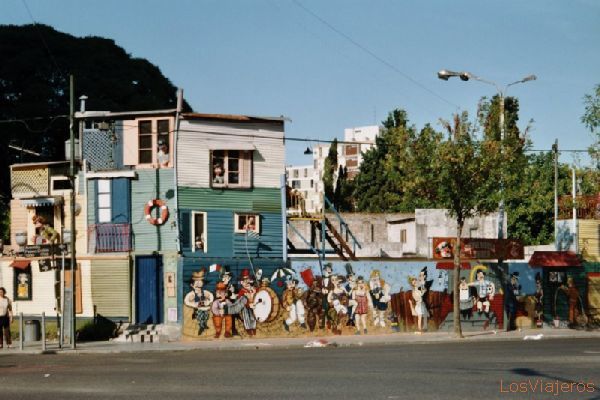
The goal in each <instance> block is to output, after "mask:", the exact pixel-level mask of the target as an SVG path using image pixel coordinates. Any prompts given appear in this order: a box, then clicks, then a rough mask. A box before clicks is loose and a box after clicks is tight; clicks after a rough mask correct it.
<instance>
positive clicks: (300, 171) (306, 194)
mask: <svg viewBox="0 0 600 400" xmlns="http://www.w3.org/2000/svg"><path fill="white" fill-rule="evenodd" d="M316 176H318V175H315V170H314V168H313V166H312V165H300V166H291V165H289V166H287V167H285V177H286V183H287V185H288V186H289V187H290V188H291V189H292V190H293V191H297V192H299V193H300V194H301V195H302V198H304V200H305V203H304V204H305V209H306V211H307V212H309V213H314V212H316V211H317V210H318V208H317V206H318V204H320V203H321V201H320V198H319V192H318V190H317V182H316V181H315V177H316Z"/></svg>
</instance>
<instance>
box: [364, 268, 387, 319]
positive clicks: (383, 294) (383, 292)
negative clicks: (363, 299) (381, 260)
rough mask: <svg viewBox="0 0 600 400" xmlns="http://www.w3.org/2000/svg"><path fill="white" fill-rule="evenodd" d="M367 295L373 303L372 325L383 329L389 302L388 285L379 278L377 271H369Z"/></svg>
mask: <svg viewBox="0 0 600 400" xmlns="http://www.w3.org/2000/svg"><path fill="white" fill-rule="evenodd" d="M369 294H370V295H371V302H372V303H373V325H374V326H381V327H382V328H385V312H386V311H387V309H388V305H389V303H390V300H391V299H392V298H391V296H390V285H389V284H387V283H386V282H385V280H383V279H382V278H381V274H380V272H379V270H377V269H374V270H373V271H371V276H370V279H369Z"/></svg>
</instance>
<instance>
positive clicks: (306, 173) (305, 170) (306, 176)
mask: <svg viewBox="0 0 600 400" xmlns="http://www.w3.org/2000/svg"><path fill="white" fill-rule="evenodd" d="M304 177H305V178H308V168H304Z"/></svg>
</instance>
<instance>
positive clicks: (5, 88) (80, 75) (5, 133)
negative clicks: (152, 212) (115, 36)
mask: <svg viewBox="0 0 600 400" xmlns="http://www.w3.org/2000/svg"><path fill="white" fill-rule="evenodd" d="M42 38H43V39H42ZM0 54H2V63H0V120H14V119H16V120H25V121H21V122H14V123H2V124H0V212H1V210H7V209H8V200H9V199H10V186H9V184H10V177H9V168H8V166H9V165H10V164H12V163H16V162H36V161H44V160H60V159H64V154H63V153H64V150H63V149H64V141H65V140H66V139H67V138H68V136H69V125H68V120H67V119H65V118H57V119H53V118H52V117H54V116H57V115H66V114H68V112H69V75H70V74H73V75H74V78H75V97H76V99H77V98H78V97H79V96H81V95H83V94H85V95H87V96H88V97H89V100H88V101H87V109H88V110H110V111H129V110H150V109H164V108H174V107H175V105H176V96H175V91H176V89H175V87H174V86H173V85H172V84H171V82H170V81H169V80H168V79H167V78H165V77H164V76H163V75H162V73H161V72H160V70H159V69H158V67H156V66H155V65H153V64H151V63H150V62H148V61H147V60H145V59H141V58H134V57H131V56H130V55H129V54H127V53H126V52H125V50H123V49H122V48H121V47H119V46H117V45H116V44H115V42H114V41H113V40H110V39H104V38H100V37H85V38H77V37H74V36H71V35H68V34H65V33H61V32H58V31H56V30H54V29H53V28H51V27H49V26H45V25H39V24H37V25H24V26H14V25H4V26H0ZM184 107H185V109H186V110H190V107H189V105H187V103H185V104H184ZM77 108H78V107H76V109H77ZM32 117H42V119H39V120H31V118H32ZM10 144H12V145H13V146H19V147H24V148H26V149H30V150H33V151H35V152H38V153H41V154H42V157H32V156H30V155H28V154H27V153H23V152H21V153H19V152H15V150H14V149H11V148H9V145H10ZM0 217H3V218H4V219H5V218H7V217H6V212H4V215H2V216H0ZM1 236H6V232H0V237H1Z"/></svg>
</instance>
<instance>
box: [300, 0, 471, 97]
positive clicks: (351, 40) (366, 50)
mask: <svg viewBox="0 0 600 400" xmlns="http://www.w3.org/2000/svg"><path fill="white" fill-rule="evenodd" d="M292 2H293V3H294V4H296V5H297V6H298V7H300V8H301V9H302V10H304V11H305V12H306V13H307V14H309V15H311V16H312V17H313V18H315V19H317V20H318V21H320V22H321V23H322V24H323V25H325V26H326V27H327V28H329V29H331V30H332V31H333V32H335V33H337V34H338V35H340V36H341V37H343V38H344V39H346V40H347V41H349V42H350V43H352V44H353V45H354V46H356V47H357V48H359V49H360V50H362V51H363V52H365V53H367V54H368V55H370V56H371V57H372V58H374V59H375V60H377V61H379V62H380V63H382V64H383V65H385V66H386V67H388V68H390V69H391V70H392V71H394V72H396V73H397V74H399V75H400V76H402V77H403V78H404V79H407V80H408V81H410V82H412V83H413V84H414V85H416V86H418V87H419V88H421V89H423V90H425V91H426V92H428V93H429V94H431V95H432V96H434V97H436V98H438V99H439V100H441V101H443V102H445V103H447V104H449V105H451V106H452V107H454V108H456V109H460V107H459V106H458V105H456V104H454V103H452V102H451V101H450V100H448V99H446V98H445V97H442V96H441V95H439V94H437V93H436V92H434V91H433V90H431V89H429V88H428V87H427V86H425V85H423V84H422V83H420V82H419V81H417V80H416V79H414V78H413V77H411V76H410V75H408V74H406V73H405V72H402V71H401V70H400V69H399V68H398V67H396V66H395V65H394V64H392V63H391V62H389V61H387V60H385V59H383V58H382V57H380V56H378V55H377V54H375V53H374V52H373V51H371V50H369V49H368V48H367V47H365V46H363V45H362V44H360V43H358V42H357V41H356V40H354V39H352V38H351V37H350V36H348V35H346V34H345V33H344V32H342V31H340V30H339V29H337V28H336V27H335V26H333V25H332V24H330V23H329V22H327V21H326V20H325V19H323V18H322V17H320V16H319V15H318V14H316V13H315V12H314V11H312V10H311V9H309V8H308V7H306V6H304V5H303V4H302V3H300V2H299V1H298V0H292Z"/></svg>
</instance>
